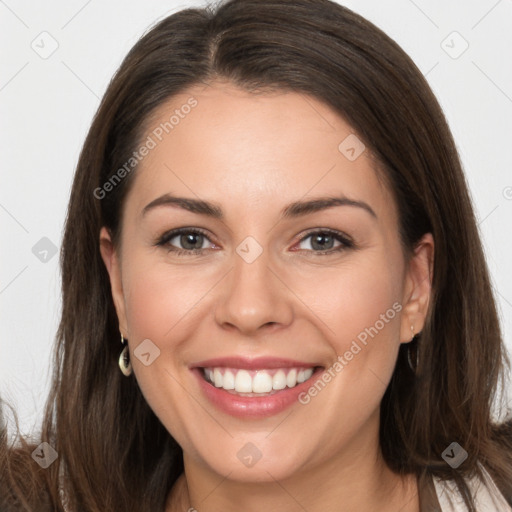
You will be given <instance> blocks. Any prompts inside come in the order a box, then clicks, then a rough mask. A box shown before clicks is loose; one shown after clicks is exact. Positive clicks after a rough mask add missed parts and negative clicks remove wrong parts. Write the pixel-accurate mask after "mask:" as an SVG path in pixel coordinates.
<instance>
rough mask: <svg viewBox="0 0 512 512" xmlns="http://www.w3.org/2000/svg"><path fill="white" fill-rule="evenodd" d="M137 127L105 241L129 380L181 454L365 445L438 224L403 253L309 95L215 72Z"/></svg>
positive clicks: (320, 460) (369, 177) (392, 220)
mask: <svg viewBox="0 0 512 512" xmlns="http://www.w3.org/2000/svg"><path fill="white" fill-rule="evenodd" d="M186 105H188V107H186ZM173 115H174V118H172V119H171V116H173ZM165 123H167V124H165ZM167 132H168V133H167ZM148 137H149V138H148ZM150 139H151V140H150ZM144 144H145V145H146V147H147V148H148V149H147V151H142V152H140V153H141V154H142V153H146V154H145V156H141V155H139V156H141V158H140V163H139V166H138V168H137V170H136V171H135V175H134V176H133V177H132V178H133V179H134V182H133V183H132V188H131V189H130V192H129V193H128V195H127V197H126V202H125V204H124V210H123V222H122V237H121V244H120V246H119V247H117V248H115V249H114V248H112V247H111V245H110V244H109V238H108V234H107V232H106V230H104V229H103V230H102V233H101V238H102V255H103V258H104V260H105V263H106V265H107V268H108V270H109V272H110V277H111V283H112V291H113V296H114V301H115V305H116V309H117V312H118V316H119V322H120V330H121V332H122V333H123V335H124V336H125V337H127V338H128V340H129V348H130V357H131V362H132V366H133V369H134V373H135V377H136V379H137V382H138V384H139V386H140V388H141V390H142V392H143V394H144V396H145V398H146V400H147V401H148V403H149V405H150V406H151V408H152V409H153V411H154V412H155V414H156V415H157V416H158V418H159V419H160V420H161V422H162V423H163V425H165V427H166V428H167V429H168V431H169V432H170V433H171V434H172V436H173V437H174V438H175V439H176V440H177V441H178V442H179V444H180V445H181V446H182V448H183V450H184V454H185V461H186V463H188V464H190V465H194V466H195V467H196V468H198V469H199V470H201V471H204V472H214V473H217V474H221V475H224V476H225V475H228V474H229V475H230V478H232V479H238V480H243V481H249V480H251V481H270V480H272V479H277V480H282V479H284V478H287V477H289V476H292V475H293V474H295V473H297V472H304V474H306V473H307V472H309V471H312V470H314V469H315V468H316V467H318V466H319V465H322V464H324V465H325V464H327V465H328V464H331V463H332V462H334V461H336V460H339V461H341V460H345V461H347V460H350V461H352V462H353V463H354V464H355V463H356V462H357V461H360V460H363V459H364V457H367V456H368V453H372V454H373V453H374V450H375V449H376V447H377V445H378V436H377V433H378V421H379V405H380V402H381V399H382V396H383V394H384V391H385V390H386V387H387V384H388V382H389V380H390V378H391V375H392V372H393V368H394V365H395V361H396V357H397V352H398V349H399V346H400V343H401V342H408V341H409V340H410V339H411V337H412V334H413V332H412V330H411V326H413V329H414V332H418V331H420V330H421V328H422V326H423V321H424V317H425V312H426V308H427V304H428V295H429V286H430V280H429V279H428V274H429V265H430V262H429V259H430V258H431V254H432V241H431V237H429V236H426V237H425V238H424V240H423V243H422V244H421V245H420V246H419V248H418V249H417V251H416V253H415V254H414V255H413V257H412V259H410V260H406V259H405V257H404V253H403V250H402V247H401V245H400V239H399V235H398V217H397V210H396V206H395V203H394V200H393V198H392V195H391V194H390V192H389V190H388V189H387V188H386V186H385V185H384V183H383V182H382V181H379V179H378V177H377V174H376V171H375V169H374V162H373V161H372V159H371V157H370V154H369V151H368V149H365V148H364V146H363V145H362V143H361V142H360V141H359V140H358V139H357V138H356V136H355V135H354V134H353V130H352V129H351V127H350V126H349V125H348V124H347V123H346V122H344V121H343V119H342V118H340V117H339V116H338V115H336V114H335V113H334V111H332V110H331V109H330V108H328V107H327V106H326V105H325V104H323V103H322V102H320V101H318V100H316V99H314V98H312V97H310V96H306V95H303V94H298V93H284V92H276V93H274V94H269V93H265V94H259V95H255V94H251V93H248V92H244V91H242V90H240V89H237V88H235V86H233V85H230V84H229V83H220V82H214V83H212V84H210V85H209V86H197V87H194V88H191V89H189V90H188V91H187V92H186V93H183V94H180V95H179V96H175V97H173V98H172V100H170V101H169V102H167V103H166V104H165V105H163V106H161V107H160V109H159V110H158V112H157V115H156V116H154V117H153V119H152V121H151V122H150V125H149V129H148V131H147V134H146V137H145V139H144ZM178 229H179V230H181V231H180V232H175V230H178ZM120 350H121V348H120ZM329 376H330V378H329ZM210 379H211V380H212V381H213V382H210ZM304 379H306V380H304ZM302 381H303V382H302ZM315 383H316V384H315ZM233 387H234V388H235V389H233ZM224 388H226V389H224ZM230 388H231V389H230ZM237 390H238V391H237ZM372 460H373V459H372Z"/></svg>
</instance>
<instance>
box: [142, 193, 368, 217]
mask: <svg viewBox="0 0 512 512" xmlns="http://www.w3.org/2000/svg"><path fill="white" fill-rule="evenodd" d="M162 206H174V207H178V208H182V209H184V210H187V211H189V212H192V213H197V214H199V215H206V216H208V217H212V218H214V219H219V220H222V219H224V214H223V213H222V209H221V208H220V206H218V205H216V204H213V203H210V202H208V201H203V200H201V199H192V198H188V197H176V196H173V195H171V194H164V195H162V196H160V197H157V198H156V199H154V200H153V201H151V202H150V203H149V204H147V205H146V206H145V207H144V208H143V210H142V215H143V216H144V215H146V214H147V213H148V212H149V211H151V210H153V209H155V208H158V207H162ZM336 206H352V207H356V208H361V209H363V210H365V211H366V212H368V213H369V214H370V215H371V216H372V217H374V218H375V219H376V218H377V214H376V213H375V212H374V211H373V209H372V208H371V207H370V205H368V204H367V203H365V202H364V201H356V200H354V199H349V198H347V197H345V196H341V197H318V198H314V199H311V200H309V201H295V202H293V203H291V204H289V205H287V206H286V207H284V208H283V209H282V210H281V218H295V217H301V216H304V215H309V214H311V213H315V212H319V211H322V210H326V209H328V208H333V207H336Z"/></svg>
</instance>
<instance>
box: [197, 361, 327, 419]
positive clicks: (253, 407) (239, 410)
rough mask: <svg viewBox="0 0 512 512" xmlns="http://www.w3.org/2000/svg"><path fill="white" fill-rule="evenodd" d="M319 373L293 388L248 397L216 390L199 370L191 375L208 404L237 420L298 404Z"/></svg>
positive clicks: (279, 410)
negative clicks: (195, 378)
mask: <svg viewBox="0 0 512 512" xmlns="http://www.w3.org/2000/svg"><path fill="white" fill-rule="evenodd" d="M321 371H322V369H319V370H316V371H315V372H314V373H313V375H312V376H311V377H310V378H309V379H308V380H306V381H305V382H302V383H301V384H298V385H297V386H295V387H293V388H285V389H283V390H280V391H277V392H276V393H274V394H272V395H268V396H255V397H249V396H239V395H235V394H233V393H230V392H228V391H226V390H225V389H223V388H216V387H215V386H214V385H213V384H210V383H209V382H207V381H206V380H205V378H204V377H203V370H202V369H201V368H193V369H192V373H194V374H195V375H196V377H197V379H198V380H199V387H200V388H201V390H202V392H203V393H204V394H205V395H206V397H207V398H208V399H209V400H210V402H212V403H213V404H214V405H215V406H217V407H218V408H219V409H220V410H221V411H223V412H225V413H227V414H230V415H231V416H237V417H239V418H262V417H267V416H273V415H275V414H278V413H280V412H281V411H284V410H285V409H287V408H288V407H290V406H291V405H292V404H294V403H295V402H298V397H299V395H300V393H302V392H303V391H305V390H307V389H308V388H309V387H310V386H311V384H312V383H313V382H315V381H316V379H315V377H316V376H317V375H318V373H319V372H321Z"/></svg>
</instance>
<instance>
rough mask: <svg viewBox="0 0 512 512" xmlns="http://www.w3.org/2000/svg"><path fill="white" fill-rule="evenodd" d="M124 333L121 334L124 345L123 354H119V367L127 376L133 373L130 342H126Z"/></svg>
mask: <svg viewBox="0 0 512 512" xmlns="http://www.w3.org/2000/svg"><path fill="white" fill-rule="evenodd" d="M125 343H126V340H125V339H124V337H123V335H122V334H121V345H124V348H123V350H122V351H121V355H120V356H119V368H120V370H121V371H122V372H123V375H124V376H125V377H129V376H130V375H131V374H132V363H131V362H130V351H129V350H128V343H126V344H125Z"/></svg>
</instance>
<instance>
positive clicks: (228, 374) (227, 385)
mask: <svg viewBox="0 0 512 512" xmlns="http://www.w3.org/2000/svg"><path fill="white" fill-rule="evenodd" d="M222 387H223V388H224V389H235V376H234V375H233V372H232V371H230V370H226V371H225V372H224V380H223V383H222Z"/></svg>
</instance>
